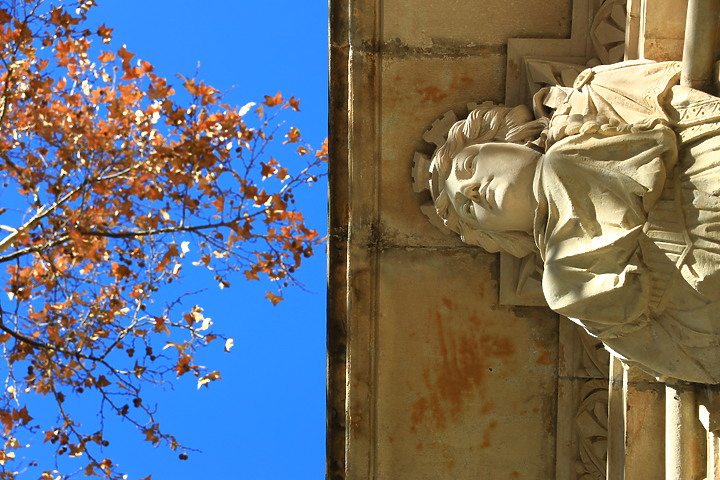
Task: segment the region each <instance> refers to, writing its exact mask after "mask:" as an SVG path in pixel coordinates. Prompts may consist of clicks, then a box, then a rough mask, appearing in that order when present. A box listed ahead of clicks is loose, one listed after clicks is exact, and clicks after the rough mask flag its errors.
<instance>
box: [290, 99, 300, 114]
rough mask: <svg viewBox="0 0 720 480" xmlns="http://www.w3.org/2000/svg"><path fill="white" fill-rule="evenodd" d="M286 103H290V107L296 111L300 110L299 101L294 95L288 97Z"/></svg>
mask: <svg viewBox="0 0 720 480" xmlns="http://www.w3.org/2000/svg"><path fill="white" fill-rule="evenodd" d="M288 105H290V107H291V108H292V109H293V110H295V111H296V112H299V111H300V101H299V100H297V99H296V98H295V97H290V100H288Z"/></svg>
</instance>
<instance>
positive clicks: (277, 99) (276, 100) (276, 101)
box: [262, 92, 283, 107]
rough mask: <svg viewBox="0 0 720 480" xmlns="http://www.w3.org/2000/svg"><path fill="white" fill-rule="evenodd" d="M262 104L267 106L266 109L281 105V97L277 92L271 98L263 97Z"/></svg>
mask: <svg viewBox="0 0 720 480" xmlns="http://www.w3.org/2000/svg"><path fill="white" fill-rule="evenodd" d="M262 103H263V105H267V106H268V107H275V106H277V105H281V104H282V103H283V97H282V95H281V94H280V92H277V93H276V94H275V96H273V97H271V96H269V95H265V101H264V102H262Z"/></svg>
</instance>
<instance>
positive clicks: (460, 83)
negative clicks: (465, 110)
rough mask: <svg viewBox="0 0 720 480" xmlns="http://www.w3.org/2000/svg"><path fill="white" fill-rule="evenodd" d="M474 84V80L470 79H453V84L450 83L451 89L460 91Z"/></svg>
mask: <svg viewBox="0 0 720 480" xmlns="http://www.w3.org/2000/svg"><path fill="white" fill-rule="evenodd" d="M473 83H474V80H473V79H472V78H470V77H460V78H453V79H452V82H451V83H450V89H451V90H458V89H461V88H467V86H468V85H471V84H473Z"/></svg>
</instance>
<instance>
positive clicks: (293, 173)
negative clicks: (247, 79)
mask: <svg viewBox="0 0 720 480" xmlns="http://www.w3.org/2000/svg"><path fill="white" fill-rule="evenodd" d="M93 5H94V2H93V0H67V1H64V2H59V3H58V2H54V3H50V2H47V1H45V0H0V49H2V51H1V53H0V178H1V179H2V190H1V194H2V196H3V201H2V208H0V229H2V230H3V232H4V234H3V235H1V236H0V264H3V268H2V275H3V281H4V282H5V290H6V295H7V296H6V297H5V296H3V298H2V300H0V345H1V346H2V348H3V358H4V361H5V365H4V368H5V372H4V373H5V375H6V382H5V387H6V388H5V389H4V391H3V393H2V400H0V423H1V424H2V427H1V428H2V429H3V438H4V439H5V443H4V445H2V446H1V447H2V448H0V469H2V470H1V471H0V478H16V477H17V476H18V474H19V473H18V472H19V471H20V469H21V468H22V465H17V461H16V460H15V457H16V455H15V453H16V451H17V450H18V449H20V448H24V447H25V445H26V444H27V439H28V438H32V437H33V435H35V436H38V435H39V436H40V438H41V439H42V440H43V441H44V442H46V443H48V444H50V445H52V446H53V447H54V450H55V453H56V455H57V456H60V457H63V456H69V457H81V460H82V462H83V467H82V470H81V471H80V473H82V474H85V475H98V476H104V477H107V478H122V476H121V474H120V473H119V472H120V470H119V469H118V467H117V466H116V465H115V464H114V463H113V462H112V460H111V459H107V458H105V457H104V455H103V451H102V447H103V446H105V445H107V444H108V441H109V439H107V438H106V437H105V434H104V431H103V428H102V422H100V423H99V424H98V425H87V424H83V425H81V424H80V422H78V421H77V420H76V417H75V416H74V414H73V411H72V408H71V407H70V404H71V402H70V401H69V399H71V398H72V397H77V396H89V397H92V398H96V399H97V400H98V408H99V410H100V413H101V415H102V416H104V415H110V414H116V415H119V416H121V417H123V418H125V419H127V421H128V422H129V423H130V424H131V425H133V426H134V427H136V428H137V429H139V430H141V431H142V433H143V434H144V435H145V439H146V440H147V441H149V442H151V443H153V444H164V445H166V446H168V447H169V448H171V449H174V450H178V452H179V456H180V457H181V458H186V455H187V451H186V449H185V447H184V446H183V445H181V444H180V443H179V441H178V440H177V439H175V438H174V437H173V436H172V435H171V434H169V433H167V432H165V431H164V430H163V429H162V428H161V426H160V425H159V424H158V422H157V421H156V420H155V413H154V411H153V409H152V408H151V406H149V405H147V404H146V403H145V402H144V401H143V396H142V392H143V388H144V387H145V388H147V386H148V385H150V384H154V383H158V382H163V381H166V379H169V378H172V377H179V376H184V375H192V376H194V377H196V378H197V382H198V386H203V385H205V386H207V385H208V384H209V383H211V382H212V381H214V380H217V379H219V378H220V373H219V372H218V371H216V370H206V369H204V368H203V367H201V366H199V365H197V364H196V363H195V361H194V356H195V352H196V351H197V349H198V348H202V347H205V346H207V345H209V344H211V343H215V344H217V343H218V342H221V343H220V345H221V346H220V348H223V347H224V348H226V349H230V348H231V346H232V339H229V338H223V337H222V336H221V335H219V334H217V333H213V332H212V331H211V322H210V320H209V319H208V318H206V317H205V316H204V315H203V310H202V308H201V307H200V306H197V305H194V306H192V307H191V308H189V309H186V310H183V305H182V304H181V302H179V300H178V299H176V300H174V301H168V302H165V303H164V304H162V305H161V302H160V301H158V298H157V294H158V292H161V291H162V288H163V286H166V285H167V284H170V283H172V282H176V281H177V280H178V279H179V278H180V277H181V275H182V272H183V270H184V269H187V268H189V267H191V266H192V265H194V266H196V267H202V268H206V269H208V270H209V271H211V272H212V274H213V276H214V278H215V280H216V282H217V285H218V286H219V287H220V288H227V287H229V286H230V278H231V276H232V275H233V274H239V275H241V276H242V277H243V278H245V279H248V280H260V279H266V280H270V281H272V282H274V285H275V287H276V288H274V289H273V290H272V291H268V292H267V295H266V297H267V298H268V299H269V300H270V301H271V302H273V303H277V302H279V301H281V300H282V288H283V287H285V286H292V285H297V282H296V280H295V278H294V276H293V273H294V272H295V271H296V269H297V268H298V267H299V266H300V265H301V263H302V260H303V258H305V257H308V256H310V255H312V253H313V248H314V247H315V246H317V245H318V244H319V243H320V241H321V240H320V238H319V236H318V234H317V232H316V231H314V230H312V229H310V228H308V227H307V226H306V225H305V223H304V219H303V216H302V214H301V213H300V212H299V211H298V210H297V209H296V208H295V206H294V191H295V189H296V188H298V187H300V186H302V185H306V184H311V183H313V182H314V181H315V180H316V179H317V176H319V175H322V171H323V165H322V164H323V162H325V161H326V160H327V149H326V148H327V147H326V145H323V147H321V148H320V149H319V150H317V151H315V150H313V149H312V148H311V147H310V146H308V145H307V144H305V143H304V142H303V141H302V138H301V135H300V132H299V131H298V129H296V128H294V127H289V128H286V127H283V125H282V123H281V122H280V118H279V115H280V114H284V113H285V112H289V111H294V110H295V111H296V110H299V102H298V101H297V100H296V99H295V98H292V97H291V98H290V99H285V98H283V97H282V95H281V94H279V93H278V94H276V95H274V96H266V97H265V99H264V101H263V102H261V104H259V105H256V104H252V103H250V104H247V105H245V106H244V107H242V108H239V109H238V108H232V107H230V106H229V105H226V104H224V103H223V100H222V95H221V94H220V92H218V91H217V90H215V89H214V88H212V87H211V86H209V85H206V84H204V83H203V82H201V81H199V80H197V79H196V78H186V77H181V76H180V77H179V80H178V82H177V83H178V86H174V85H173V84H172V83H171V82H170V81H168V80H167V79H165V78H162V77H160V76H158V75H156V74H155V73H153V67H152V65H150V64H149V63H147V62H145V61H142V60H135V55H133V54H132V53H130V52H129V51H128V50H127V49H126V48H125V47H124V46H123V47H122V48H120V49H112V48H110V46H109V44H110V42H111V34H112V30H111V29H110V28H108V27H105V26H102V27H100V28H98V29H97V30H96V31H90V30H88V29H87V28H86V27H85V25H86V20H87V17H86V15H87V12H88V10H89V9H90V8H92V7H93ZM176 88H177V89H180V88H182V89H183V90H185V91H186V92H187V94H188V95H189V97H190V98H191V101H190V103H189V105H181V104H180V102H179V101H178V100H176V97H177V95H175V89H176ZM280 141H282V143H283V144H285V145H286V147H288V148H291V149H292V151H293V152H294V155H293V158H292V159H291V160H290V161H288V162H285V161H284V162H283V163H282V164H281V162H280V161H279V160H277V159H275V158H272V157H269V156H267V155H266V150H267V147H268V145H269V144H270V143H271V142H275V143H277V142H280ZM190 264H192V265H190ZM222 342H224V345H223V343H222ZM32 395H41V396H46V397H49V398H52V399H54V402H53V403H54V405H55V406H56V408H57V418H56V421H54V422H52V424H39V423H38V422H37V421H35V420H34V419H33V412H32V409H31V408H28V405H27V403H26V402H25V401H24V399H26V398H27V397H28V396H32ZM102 416H101V418H102ZM68 473H72V472H59V471H57V470H53V471H45V472H43V473H42V476H41V478H42V479H43V480H47V479H56V478H58V477H60V478H63V477H64V476H65V475H67V474H68Z"/></svg>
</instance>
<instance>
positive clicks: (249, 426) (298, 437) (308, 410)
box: [91, 0, 328, 480]
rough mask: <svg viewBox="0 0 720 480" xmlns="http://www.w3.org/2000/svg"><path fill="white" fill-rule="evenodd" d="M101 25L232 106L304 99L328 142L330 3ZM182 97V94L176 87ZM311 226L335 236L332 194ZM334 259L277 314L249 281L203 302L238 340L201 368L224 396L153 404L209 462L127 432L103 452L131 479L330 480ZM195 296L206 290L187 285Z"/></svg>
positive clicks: (139, 12)
mask: <svg viewBox="0 0 720 480" xmlns="http://www.w3.org/2000/svg"><path fill="white" fill-rule="evenodd" d="M97 3H98V4H99V6H98V7H97V9H96V10H95V11H94V13H93V14H92V15H91V20H92V22H93V23H96V24H101V23H106V24H107V25H108V26H109V27H112V28H114V35H113V37H114V38H113V47H114V48H115V49H117V48H119V47H120V46H122V45H123V44H126V45H127V48H128V50H130V51H131V52H133V53H135V54H136V55H137V56H138V57H139V58H142V59H144V60H147V61H149V62H150V63H152V64H153V65H154V66H155V69H156V72H157V73H159V74H161V75H164V76H167V77H168V78H170V77H173V76H174V74H175V73H181V74H184V75H186V76H192V75H194V74H195V71H196V68H197V65H198V62H199V65H200V69H199V74H198V77H199V78H200V79H203V80H204V81H206V82H207V83H208V84H210V85H212V86H214V87H216V88H218V89H219V90H221V91H226V90H230V92H229V93H228V94H227V95H226V100H227V101H228V103H231V104H237V105H244V104H245V103H247V102H249V101H262V98H263V95H274V94H275V93H276V92H278V91H281V92H282V93H283V94H284V95H286V96H288V97H289V96H290V95H294V96H295V97H296V98H299V99H300V101H301V105H300V108H301V110H302V112H301V113H299V114H293V115H292V116H289V117H288V118H287V119H288V125H293V126H296V127H298V128H299V129H300V130H301V132H302V133H303V136H304V137H305V139H306V140H307V141H309V142H310V143H311V144H313V145H316V146H319V145H320V143H321V142H322V140H323V139H324V138H325V137H326V136H327V92H328V88H327V1H326V0H305V1H303V2H302V3H298V2H293V1H285V0H283V1H271V0H265V1H263V2H259V1H245V0H205V1H204V2H202V3H200V2H197V1H187V0H143V1H138V0H122V1H120V0H116V1H111V0H97ZM178 83H179V82H178ZM298 204H299V205H300V206H301V209H302V210H303V211H304V212H305V213H306V218H308V219H309V223H310V224H311V225H312V226H313V227H314V228H316V229H318V230H320V231H322V232H324V231H326V229H327V224H326V209H327V188H326V183H325V182H320V183H319V184H317V185H315V186H314V187H312V188H311V189H306V190H305V191H304V192H302V194H301V195H300V196H299V199H298ZM325 262H326V261H325V255H324V249H323V248H322V247H321V248H320V249H319V250H318V251H317V252H316V255H315V256H314V257H313V258H311V259H310V260H309V261H307V263H306V264H304V267H303V269H302V271H301V272H300V278H301V280H302V281H303V282H304V283H305V285H306V287H307V289H308V290H310V291H311V292H306V291H302V290H299V289H295V290H292V291H286V295H285V297H286V301H285V302H283V303H281V304H280V305H279V306H277V307H272V306H271V305H270V304H269V302H268V301H267V300H265V299H263V298H262V297H263V295H264V292H265V290H267V289H268V285H262V284H258V283H252V284H250V283H247V282H245V281H243V280H242V279H240V278H237V279H236V281H235V282H233V286H232V287H231V288H230V289H228V290H224V291H219V290H217V288H215V285H214V284H212V285H209V290H208V292H206V293H205V294H203V295H202V296H199V297H197V298H195V299H194V300H193V301H194V302H197V303H200V304H201V305H203V307H205V312H204V313H205V315H206V316H209V317H212V319H213V320H214V322H215V325H214V327H215V329H216V330H218V331H221V332H223V333H225V334H226V335H228V336H231V337H233V338H234V339H235V346H234V348H233V350H232V353H230V354H227V353H223V352H222V348H221V345H220V344H218V345H217V346H216V347H215V348H214V349H210V350H212V351H208V352H206V353H204V354H201V355H200V356H199V359H200V360H199V363H200V364H204V365H208V366H209V367H212V368H213V369H216V368H217V369H220V370H221V372H222V374H223V378H224V379H223V380H222V381H221V382H215V383H214V384H213V385H211V387H210V388H208V389H205V388H203V389H202V390H199V391H198V390H197V388H196V382H195V379H194V378H187V379H181V381H179V382H177V384H176V386H175V389H174V390H173V391H165V392H162V391H159V392H154V393H153V397H154V399H155V400H156V401H157V403H158V405H159V411H160V413H159V419H160V422H161V424H162V425H163V427H164V428H165V429H166V430H167V431H169V432H172V433H174V434H176V436H177V437H178V438H179V439H180V440H181V441H182V442H184V443H186V444H187V445H189V446H191V447H195V448H198V449H200V450H202V453H193V452H191V453H190V458H189V459H188V460H186V461H181V460H179V459H178V458H177V452H169V451H167V450H166V449H164V448H162V447H160V448H157V449H156V448H152V446H151V445H150V444H149V443H148V442H143V441H142V438H143V436H142V434H140V433H139V432H135V431H133V430H132V429H131V428H130V427H129V426H128V425H122V424H119V423H117V424H111V425H109V428H111V429H113V431H114V432H116V433H114V434H113V439H114V440H113V441H112V445H111V448H110V449H109V450H108V451H107V452H106V454H107V455H108V456H110V457H111V458H112V459H113V460H114V461H116V462H118V463H120V464H121V465H122V466H123V469H124V471H125V472H127V473H128V474H129V477H128V478H130V479H137V478H142V477H145V476H147V475H148V474H152V479H153V480H170V479H173V480H176V479H194V478H207V479H238V480H245V479H247V480H250V479H253V480H274V479H278V480H279V479H282V480H295V479H298V480H302V479H320V478H323V477H324V461H325V434H324V429H325V288H326V284H325V277H326V275H325ZM187 286H188V289H195V288H196V287H197V286H198V285H196V284H192V283H188V284H187Z"/></svg>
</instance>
